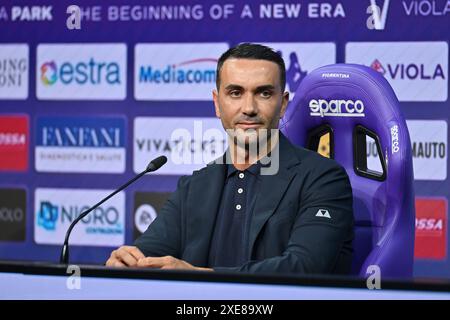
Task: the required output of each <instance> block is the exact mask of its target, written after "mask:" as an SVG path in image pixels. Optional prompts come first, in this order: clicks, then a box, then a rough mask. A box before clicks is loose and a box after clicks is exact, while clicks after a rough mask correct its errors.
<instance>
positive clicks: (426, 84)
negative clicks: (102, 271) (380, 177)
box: [0, 0, 450, 278]
mask: <svg viewBox="0 0 450 320" xmlns="http://www.w3.org/2000/svg"><path fill="white" fill-rule="evenodd" d="M50 2H51V3H50V4H48V5H45V6H34V7H32V6H26V5H8V4H2V5H0V23H2V28H3V29H2V30H5V31H4V32H1V33H0V209H1V210H0V259H3V258H5V257H7V258H8V259H17V260H21V259H23V258H24V257H25V256H26V255H27V253H28V252H33V254H34V257H36V259H37V260H52V259H53V260H52V261H54V260H55V257H57V256H58V255H59V249H60V245H61V244H62V237H63V235H64V233H65V231H66V229H67V227H68V225H69V223H70V221H72V219H74V217H76V216H77V215H78V214H79V213H80V212H81V210H83V209H84V208H87V207H88V206H89V205H92V204H93V203H95V202H97V201H99V200H100V199H101V198H102V197H103V196H104V195H106V194H107V193H108V192H109V191H112V190H113V189H115V188H117V187H118V186H120V185H121V184H123V183H124V182H125V181H127V180H128V179H131V178H132V177H133V176H134V175H135V174H136V173H139V172H141V171H142V170H143V169H144V168H145V167H146V166H147V164H148V162H149V161H150V160H151V159H153V158H155V157H157V156H160V155H165V156H167V157H168V163H167V164H166V165H165V166H163V167H162V168H161V169H160V170H158V171H157V172H154V173H151V174H148V175H146V176H145V177H144V178H142V179H141V180H140V182H138V183H136V184H135V185H132V186H130V188H128V189H127V190H125V191H124V192H121V193H120V194H118V195H116V196H115V197H114V198H112V199H110V200H109V201H108V202H106V203H105V204H104V206H102V207H101V208H100V209H99V210H97V211H96V212H93V213H92V214H91V215H90V216H89V218H88V219H85V220H83V222H81V223H80V224H79V225H78V226H77V227H76V228H75V229H74V232H73V235H72V238H71V243H72V244H74V245H75V247H77V248H76V249H75V250H73V251H72V252H71V260H72V261H74V262H77V261H82V260H83V261H84V262H92V263H103V262H104V259H105V257H106V254H107V253H109V252H110V251H111V248H112V247H117V246H119V245H122V244H131V243H132V241H133V240H134V239H135V238H136V237H137V236H139V235H140V234H141V233H142V232H143V231H145V230H146V228H147V227H148V225H150V224H151V223H152V222H153V221H154V218H155V217H156V216H157V214H158V212H159V211H160V209H161V208H162V206H163V204H164V201H165V200H166V199H167V197H168V196H169V194H170V192H172V191H173V190H175V188H176V185H177V180H178V177H179V176H181V175H189V174H191V173H192V171H193V170H197V169H199V168H201V167H203V166H204V165H206V164H207V163H208V162H210V161H212V160H214V159H216V158H217V157H219V156H220V155H221V154H222V153H223V151H224V150H225V148H226V147H227V142H226V135H225V132H224V130H223V128H222V125H221V122H220V120H219V119H217V118H215V116H214V105H213V103H212V94H211V91H212V90H213V89H214V88H215V85H216V80H217V79H216V74H215V70H216V64H217V60H218V58H219V56H220V55H221V54H222V53H223V52H224V51H225V50H227V49H228V48H229V47H232V46H235V45H236V44H238V43H240V42H247V41H249V42H259V43H263V44H266V45H269V46H271V47H273V48H274V49H275V50H276V51H278V52H279V53H280V54H281V55H282V57H283V58H284V60H285V64H286V71H287V74H286V89H287V90H289V91H290V93H291V97H292V96H293V94H294V93H295V90H296V89H297V88H298V85H299V84H300V83H301V81H302V80H303V79H304V77H305V76H306V75H307V74H308V73H310V72H311V71H312V70H313V69H315V68H318V67H320V66H323V65H328V64H332V63H344V62H345V63H359V64H364V65H366V66H369V67H371V68H372V69H374V70H376V71H377V72H379V73H380V74H382V75H383V76H384V77H385V78H386V79H387V81H389V83H390V84H391V85H392V87H393V89H394V91H395V93H396V95H397V97H398V98H399V100H400V103H401V108H402V112H403V114H404V115H405V118H406V119H407V124H408V128H409V131H410V136H411V143H412V152H413V166H414V176H415V185H414V188H415V193H416V197H417V201H416V209H417V217H416V248H415V256H416V262H415V274H416V275H418V276H436V277H439V276H442V277H447V278H450V271H449V270H450V260H449V256H448V242H449V239H448V235H447V233H448V232H447V230H448V219H447V216H448V214H447V201H448V198H449V197H450V181H449V177H448V174H447V167H448V164H449V158H448V135H449V133H448V119H449V117H450V105H449V99H448V90H449V81H448V76H449V63H448V62H449V52H448V51H449V50H448V45H449V40H448V39H449V38H448V17H449V14H450V10H448V8H447V7H448V5H446V1H445V0H442V1H401V2H398V3H397V2H394V1H388V0H384V1H381V0H376V1H373V0H364V1H351V0H343V1H339V3H336V4H335V3H324V2H320V3H319V2H317V3H315V2H310V1H305V0H299V1H297V3H296V4H282V3H277V4H275V3H274V4H268V3H264V2H262V1H256V2H251V3H247V2H245V1H235V2H233V4H232V5H231V6H226V7H225V6H219V5H218V6H216V7H213V4H206V3H204V4H196V5H194V4H189V3H186V4H182V5H175V4H164V5H156V4H150V5H149V4H148V3H146V2H145V1H137V3H136V5H133V6H129V5H106V4H98V5H97V6H95V7H93V6H86V7H84V8H83V9H84V13H85V14H84V15H83V19H82V24H81V26H82V27H81V29H80V30H69V29H67V28H66V26H65V24H64V23H61V22H62V21H65V18H67V17H66V16H65V11H66V7H67V6H69V5H71V4H72V3H70V2H69V1H68V0H61V1H54V2H52V1H50ZM246 4H247V5H248V6H247V7H246V9H245V10H244V7H245V5H246ZM373 5H374V6H373ZM219 7H220V8H221V9H220V10H219ZM32 8H35V9H34V11H33V9H32ZM211 8H213V9H211ZM350 8H351V10H350ZM33 12H34V13H33ZM62 15H64V16H62ZM418 19H420V23H418V21H419V20H418ZM49 30H51V32H49ZM262 31H264V32H262ZM323 76H324V77H327V78H330V81H332V80H333V79H332V78H334V77H344V76H345V74H324V75H323ZM340 99H341V98H340ZM307 107H308V108H309V110H310V114H311V116H314V117H323V118H324V119H330V118H331V117H335V119H336V117H341V118H342V120H343V121H345V117H364V116H365V110H364V104H363V102H362V101H361V100H356V99H355V100H348V99H347V98H346V97H342V99H341V100H326V99H322V100H314V101H313V100H312V101H310V102H309V105H308V106H307ZM390 130H391V136H392V142H393V143H392V145H393V148H394V147H395V143H402V141H398V133H396V129H395V128H394V127H393V128H390ZM396 139H397V140H396ZM367 147H368V150H367V155H368V166H369V167H370V168H374V169H375V170H377V168H378V170H379V169H380V168H379V167H378V166H379V161H377V157H378V155H377V152H376V148H374V145H373V143H370V141H369V142H368V144H367ZM391 151H392V153H395V152H396V151H395V150H394V149H392V150H391ZM25 186H26V187H25ZM27 201H28V202H27ZM27 204H28V205H27ZM27 235H28V236H27ZM11 245H14V250H12V247H11ZM89 247H92V248H95V250H96V251H95V252H96V253H97V250H98V252H100V253H99V254H95V255H93V256H92V257H89V258H88V259H90V261H86V260H85V259H84V257H85V256H84V252H85V251H83V250H89ZM78 249H79V250H78ZM102 250H103V251H102Z"/></svg>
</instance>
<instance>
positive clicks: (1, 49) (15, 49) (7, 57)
mask: <svg viewBox="0 0 450 320" xmlns="http://www.w3.org/2000/svg"><path fill="white" fill-rule="evenodd" d="M28 74H29V47H28V45H27V44H0V99H26V98H28Z"/></svg>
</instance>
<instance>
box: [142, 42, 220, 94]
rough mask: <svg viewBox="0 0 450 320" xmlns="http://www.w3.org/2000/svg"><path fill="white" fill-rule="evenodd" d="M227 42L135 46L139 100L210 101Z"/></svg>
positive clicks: (143, 44)
mask: <svg viewBox="0 0 450 320" xmlns="http://www.w3.org/2000/svg"><path fill="white" fill-rule="evenodd" d="M227 49H228V44H226V43H172V44H145V43H139V44H137V45H136V46H135V49H134V55H135V62H134V63H135V65H134V97H135V99H136V100H184V101H185V100H208V101H210V100H211V91H212V90H213V89H214V87H215V84H216V65H217V59H218V58H219V57H220V55H221V54H222V53H223V52H225V51H226V50H227Z"/></svg>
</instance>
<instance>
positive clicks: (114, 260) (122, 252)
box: [106, 246, 145, 267]
mask: <svg viewBox="0 0 450 320" xmlns="http://www.w3.org/2000/svg"><path fill="white" fill-rule="evenodd" d="M144 258H145V256H144V254H143V253H142V252H141V250H139V249H138V248H137V247H131V246H122V247H120V248H119V249H117V250H114V251H113V252H111V256H110V257H109V259H108V261H106V266H108V267H138V261H139V260H140V259H144Z"/></svg>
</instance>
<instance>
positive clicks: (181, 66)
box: [139, 58, 217, 84]
mask: <svg viewBox="0 0 450 320" xmlns="http://www.w3.org/2000/svg"><path fill="white" fill-rule="evenodd" d="M202 63H214V64H216V63H217V59H212V58H201V59H193V60H188V61H183V62H180V63H178V64H171V65H168V66H167V67H166V68H164V69H157V68H152V66H141V68H140V69H139V82H146V83H152V82H153V83H178V84H190V83H215V81H216V70H215V69H213V68H201V67H193V66H192V65H194V66H195V65H197V64H202Z"/></svg>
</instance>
